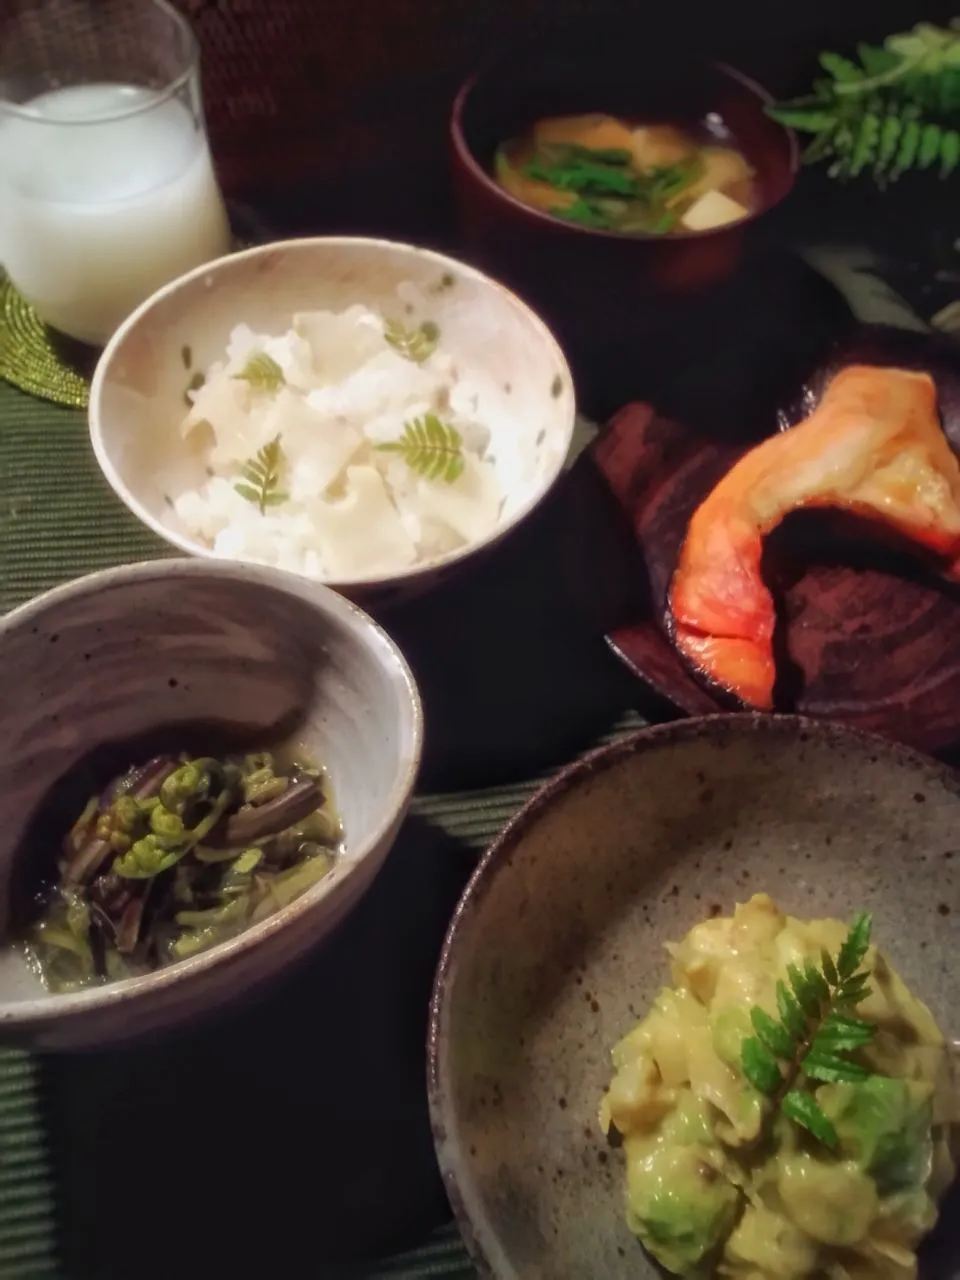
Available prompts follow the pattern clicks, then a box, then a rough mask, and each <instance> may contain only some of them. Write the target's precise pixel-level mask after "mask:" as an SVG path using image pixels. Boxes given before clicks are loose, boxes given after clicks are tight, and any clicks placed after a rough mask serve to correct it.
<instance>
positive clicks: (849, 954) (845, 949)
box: [837, 911, 873, 979]
mask: <svg viewBox="0 0 960 1280" xmlns="http://www.w3.org/2000/svg"><path fill="white" fill-rule="evenodd" d="M872 927H873V917H872V916H870V915H868V914H867V912H866V911H861V912H860V914H859V915H858V916H856V918H855V919H854V921H853V924H852V925H851V926H850V932H849V933H848V934H847V936H846V938H845V939H844V943H843V946H842V947H841V948H840V954H839V955H838V956H837V973H838V974H839V975H840V977H841V978H842V979H845V978H852V977H853V976H854V975H855V974H856V972H857V970H858V969H859V968H860V966H861V964H863V959H864V956H866V954H867V951H868V950H869V948H870V930H871V928H872Z"/></svg>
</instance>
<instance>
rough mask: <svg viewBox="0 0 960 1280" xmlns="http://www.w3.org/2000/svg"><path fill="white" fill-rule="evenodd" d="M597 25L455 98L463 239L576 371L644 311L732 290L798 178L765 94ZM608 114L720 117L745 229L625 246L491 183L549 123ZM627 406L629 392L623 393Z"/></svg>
mask: <svg viewBox="0 0 960 1280" xmlns="http://www.w3.org/2000/svg"><path fill="white" fill-rule="evenodd" d="M620 25H622V27H623V29H622V30H620V26H618V25H616V24H612V23H611V22H609V21H606V20H604V21H603V22H601V23H597V22H596V21H595V20H594V19H590V20H589V26H590V28H591V29H589V30H584V29H583V28H582V27H581V26H580V25H579V24H575V25H574V26H573V27H571V28H567V29H565V30H564V31H563V32H561V33H559V34H556V33H555V34H553V35H550V36H538V37H537V38H535V39H531V40H528V41H524V42H522V43H520V44H518V45H516V46H514V47H512V48H510V49H508V50H507V51H506V52H505V53H503V54H502V55H501V56H499V57H498V58H496V59H495V60H493V61H492V62H490V63H488V64H487V65H486V66H485V67H483V68H482V69H481V70H479V71H478V72H476V73H475V74H474V75H472V76H471V77H470V78H469V79H468V80H467V81H466V82H465V83H464V84H463V86H462V87H461V89H460V91H459V93H458V94H457V97H456V99H455V101H454V104H453V110H452V115H451V119H450V135H451V144H452V164H453V177H454V185H455V190H456V196H457V204H458V209H459V219H460V227H461V231H462V234H463V239H464V244H465V247H466V250H467V252H468V254H469V256H470V257H471V259H472V260H474V261H476V262H477V263H478V264H479V265H480V266H482V267H483V268H484V269H485V270H488V271H492V272H494V273H495V274H496V275H498V276H499V277H500V278H502V279H503V280H504V281H505V282H506V283H508V284H509V285H510V286H511V287H512V288H515V289H516V290H517V291H518V292H519V293H520V294H521V295H522V296H523V297H525V298H526V299H527V300H528V301H529V302H530V303H531V305H533V306H535V307H536V308H537V309H538V310H539V311H540V313H541V314H542V315H543V316H544V318H545V319H546V321H547V323H548V324H550V325H551V326H552V327H553V328H554V330H555V332H556V333H557V335H558V336H559V337H560V340H561V341H562V342H563V344H564V347H565V349H566V350H567V353H568V356H569V357H570V358H571V360H572V361H573V363H574V368H575V372H576V374H577V377H578V380H580V378H581V369H582V368H584V367H585V368H586V369H587V371H588V372H589V371H590V369H591V367H593V368H595V367H596V361H597V358H598V355H599V358H600V360H601V361H602V359H603V352H604V348H605V347H608V346H609V344H610V342H611V341H619V340H621V339H622V337H623V335H624V333H625V332H630V331H631V330H636V329H637V326H638V316H639V313H640V311H641V310H643V311H646V312H648V313H650V312H653V318H654V320H655V321H656V320H659V321H661V322H662V320H663V318H664V313H665V312H667V311H669V309H670V307H671V305H675V306H680V307H685V306H689V302H690V299H691V297H695V296H696V295H697V294H698V293H702V292H703V291H705V290H707V289H709V288H710V287H711V286H714V285H717V284H718V283H721V282H723V281H725V280H727V279H729V278H730V277H731V276H732V275H733V273H734V272H735V271H736V269H737V267H738V266H739V264H740V262H741V260H742V258H743V255H744V249H745V245H746V244H747V243H748V241H749V239H750V238H751V236H754V234H755V225H756V223H757V222H758V220H762V219H763V218H764V217H765V215H766V214H767V213H769V211H770V210H772V209H773V208H774V207H775V206H776V205H778V204H780V202H781V201H782V200H783V199H784V198H785V197H786V196H787V194H788V193H789V192H790V190H791V188H792V186H793V184H794V180H795V177H796V172H797V167H798V162H799V152H798V146H797V140H796V136H795V135H794V134H793V133H792V132H791V131H790V130H787V129H784V128H783V127H782V126H781V125H779V124H777V123H776V122H775V121H773V120H771V119H770V117H769V116H768V115H767V114H766V111H765V108H766V107H767V106H768V105H769V104H770V103H771V101H772V99H771V97H770V95H769V94H768V93H767V92H766V90H765V89H763V88H761V87H760V86H759V85H758V84H755V83H754V82H753V81H752V80H750V79H749V78H748V77H747V76H745V75H743V74H741V73H740V72H739V71H735V70H734V69H733V68H731V67H728V66H725V65H721V64H719V63H712V62H709V61H705V60H700V59H697V58H692V57H691V58H687V57H685V56H684V55H683V54H682V53H680V52H678V51H677V50H676V48H667V49H666V50H665V49H664V47H663V44H662V42H660V41H658V40H649V41H647V42H646V43H645V42H644V40H643V39H642V35H640V36H638V34H637V33H636V32H635V31H633V30H632V29H630V27H629V24H628V23H626V22H624V23H622V24H620ZM588 112H603V113H606V114H609V115H613V116H620V117H623V118H626V119H629V120H635V121H637V122H650V123H671V124H676V125H679V126H681V127H682V126H684V125H689V126H700V127H701V128H702V126H703V122H704V121H705V120H706V119H707V117H708V116H710V115H714V114H715V115H716V116H718V117H719V118H720V120H721V121H722V122H723V123H724V124H725V125H726V126H727V129H728V130H729V131H730V133H731V135H732V138H731V141H732V143H733V144H735V145H736V146H737V147H738V148H739V149H740V150H741V151H742V153H743V154H744V156H745V157H746V159H747V160H748V162H749V163H750V165H751V166H752V168H753V170H754V172H755V175H756V176H755V184H756V190H757V194H758V200H757V205H756V208H755V210H754V212H753V213H752V214H751V216H750V217H748V218H744V219H743V220H742V221H740V222H738V223H734V224H731V225H729V226H726V227H722V228H719V229H717V230H714V231H703V232H697V233H685V234H684V235H682V236H679V235H678V236H655V235H637V234H625V233H620V232H611V231H602V230H595V229H592V228H588V227H583V226H579V225H577V224H574V223H566V222H563V221H562V220H560V219H557V218H554V217H551V216H550V215H549V214H547V213H544V212H540V211H538V210H536V209H531V208H530V207H529V206H527V205H525V204H523V203H522V202H521V201H520V200H518V199H516V198H515V197H514V196H512V195H510V194H508V193H507V192H506V191H505V190H504V189H503V188H502V187H500V186H499V184H498V183H497V182H496V180H495V179H494V177H493V160H494V155H495V153H496V150H497V148H498V146H500V145H501V144H502V143H503V142H506V141H507V140H508V139H510V138H515V137H518V136H520V135H522V134H523V133H524V132H526V130H527V129H528V128H529V127H530V126H531V125H533V124H534V123H535V122H536V121H537V120H540V119H542V118H543V117H545V116H559V115H573V114H580V113H588ZM628 393H629V392H628Z"/></svg>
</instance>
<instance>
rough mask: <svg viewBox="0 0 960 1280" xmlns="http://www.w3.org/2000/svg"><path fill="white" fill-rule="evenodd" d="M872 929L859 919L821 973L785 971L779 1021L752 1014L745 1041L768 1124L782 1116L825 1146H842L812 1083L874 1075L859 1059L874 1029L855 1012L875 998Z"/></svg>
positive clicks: (744, 1053)
mask: <svg viewBox="0 0 960 1280" xmlns="http://www.w3.org/2000/svg"><path fill="white" fill-rule="evenodd" d="M870 929H871V919H870V916H869V915H866V914H865V913H861V914H860V915H858V916H856V918H855V919H854V921H853V923H852V924H851V926H850V930H849V932H848V934H847V936H846V938H845V939H844V942H843V944H842V946H841V947H840V949H839V951H838V953H837V956H836V958H834V957H833V956H831V955H830V954H829V953H828V952H827V951H825V950H823V951H821V961H822V963H821V965H820V966H819V968H818V967H817V966H816V965H815V964H813V963H812V961H810V960H804V962H803V964H802V966H801V965H798V964H788V965H787V981H786V982H783V981H780V982H778V983H777V1011H778V1013H779V1015H780V1021H779V1022H778V1021H777V1020H776V1019H775V1018H773V1017H771V1016H770V1014H769V1013H767V1012H766V1010H765V1009H760V1008H754V1009H751V1010H750V1021H751V1024H752V1026H753V1030H754V1033H755V1034H754V1035H752V1036H748V1037H746V1038H745V1039H744V1041H743V1044H742V1046H741V1050H740V1065H741V1070H742V1071H743V1074H744V1076H745V1077H746V1079H747V1080H749V1081H750V1083H751V1084H752V1085H753V1086H754V1087H755V1088H756V1089H757V1090H758V1091H759V1092H760V1093H761V1094H763V1096H764V1097H766V1098H768V1099H769V1100H770V1102H771V1103H772V1106H771V1107H770V1108H768V1110H767V1112H766V1113H765V1115H766V1117H767V1118H766V1119H765V1121H764V1123H765V1124H768V1123H770V1122H771V1117H773V1116H775V1115H776V1114H777V1113H778V1112H780V1113H782V1114H783V1115H785V1116H786V1117H787V1118H788V1119H792V1120H793V1121H794V1122H795V1123H796V1124H798V1125H800V1126H801V1127H802V1128H805V1129H807V1130H808V1131H809V1132H810V1133H812V1134H813V1135H814V1136H815V1137H817V1138H818V1139H819V1140H820V1141H822V1142H825V1143H827V1144H828V1145H833V1146H835V1145H836V1133H835V1132H834V1129H833V1126H832V1124H831V1122H830V1120H829V1118H828V1117H827V1116H826V1115H825V1114H824V1113H823V1111H822V1109H821V1108H820V1106H819V1104H818V1103H817V1101H816V1098H815V1097H814V1095H813V1091H812V1088H810V1087H809V1086H810V1085H811V1084H812V1082H814V1081H817V1082H823V1083H827V1084H840V1083H856V1082H858V1081H861V1080H865V1079H867V1078H868V1077H869V1075H870V1074H871V1073H870V1071H869V1070H868V1069H867V1067H865V1066H864V1065H863V1064H862V1062H860V1061H859V1060H858V1059H857V1057H856V1055H857V1054H858V1053H859V1052H860V1051H861V1050H863V1049H864V1048H866V1046H867V1045H868V1044H869V1043H870V1041H871V1040H872V1039H873V1036H874V1034H875V1030H876V1028H875V1027H874V1026H873V1025H872V1024H871V1023H868V1022H866V1021H864V1020H863V1019H862V1018H858V1017H856V1016H855V1015H854V1014H853V1013H851V1012H850V1010H851V1009H852V1008H853V1007H854V1005H855V1004H856V1003H857V1002H858V1001H860V1000H863V999H864V998H865V996H866V995H867V994H869V986H868V982H869V976H870V975H869V974H867V973H863V972H861V971H860V965H861V964H862V962H863V960H864V959H865V957H866V954H867V951H868V949H869V946H870ZM805 1085H806V1086H807V1087H806V1088H805V1087H804V1086H805Z"/></svg>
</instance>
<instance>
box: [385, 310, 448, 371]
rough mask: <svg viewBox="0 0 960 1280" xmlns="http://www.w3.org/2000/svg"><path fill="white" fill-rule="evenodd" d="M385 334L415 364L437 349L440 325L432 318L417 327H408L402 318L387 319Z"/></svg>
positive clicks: (397, 350)
mask: <svg viewBox="0 0 960 1280" xmlns="http://www.w3.org/2000/svg"><path fill="white" fill-rule="evenodd" d="M383 336H384V338H385V339H386V340H387V342H388V343H389V344H390V346H391V347H393V349H394V351H396V352H398V353H399V354H400V355H402V356H403V357H404V359H406V360H411V361H412V362H413V363H414V364H423V362H424V360H427V359H429V357H430V356H432V355H433V353H434V351H436V349H437V343H438V342H439V341H440V326H439V325H437V324H435V323H434V322H433V321H432V320H424V322H423V324H421V325H418V326H417V328H416V329H408V328H407V327H406V325H405V324H403V323H402V321H400V320H387V321H386V322H385V323H384V327H383Z"/></svg>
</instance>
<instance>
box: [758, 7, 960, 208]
mask: <svg viewBox="0 0 960 1280" xmlns="http://www.w3.org/2000/svg"><path fill="white" fill-rule="evenodd" d="M957 25H958V20H957V19H954V21H953V22H952V23H951V24H950V27H949V28H944V27H935V26H932V25H931V24H929V23H920V24H919V25H918V26H916V27H914V29H913V30H912V31H909V32H907V33H905V34H902V35H894V36H889V37H888V38H887V39H886V40H885V41H884V43H883V45H882V46H877V45H868V44H861V45H859V46H858V49H857V57H856V59H851V58H845V57H841V56H840V55H839V54H836V53H824V54H821V55H820V65H821V67H822V68H823V70H824V71H825V72H826V73H827V75H826V77H825V78H823V79H821V80H818V81H816V82H815V83H814V86H813V92H812V93H811V94H809V95H807V96H806V97H803V98H797V99H796V100H794V101H792V102H784V103H779V104H777V105H776V106H775V107H771V108H770V109H769V114H770V115H771V116H772V117H773V118H774V119H775V120H778V121H779V122H780V123H781V124H784V125H787V126H789V127H790V128H793V129H797V130H799V131H800V132H803V133H809V134H813V135H814V136H813V139H812V141H811V142H810V144H809V146H808V147H807V149H806V151H805V152H804V160H805V162H806V163H808V164H812V163H814V162H816V161H828V162H829V169H828V172H829V174H830V176H831V177H834V178H854V177H856V176H857V175H858V174H861V173H869V174H871V175H872V176H873V178H874V180H875V181H876V182H877V183H878V184H879V185H881V186H884V185H886V184H887V183H889V182H895V181H896V180H897V179H898V178H900V177H901V176H902V175H903V174H904V173H907V172H908V171H909V170H912V169H932V168H934V167H935V166H936V167H937V168H938V170H939V173H940V176H941V177H943V178H945V177H947V176H948V175H949V174H950V173H952V172H953V170H954V169H955V168H956V167H957V165H958V163H960V31H958V30H957V29H956V28H957Z"/></svg>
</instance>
